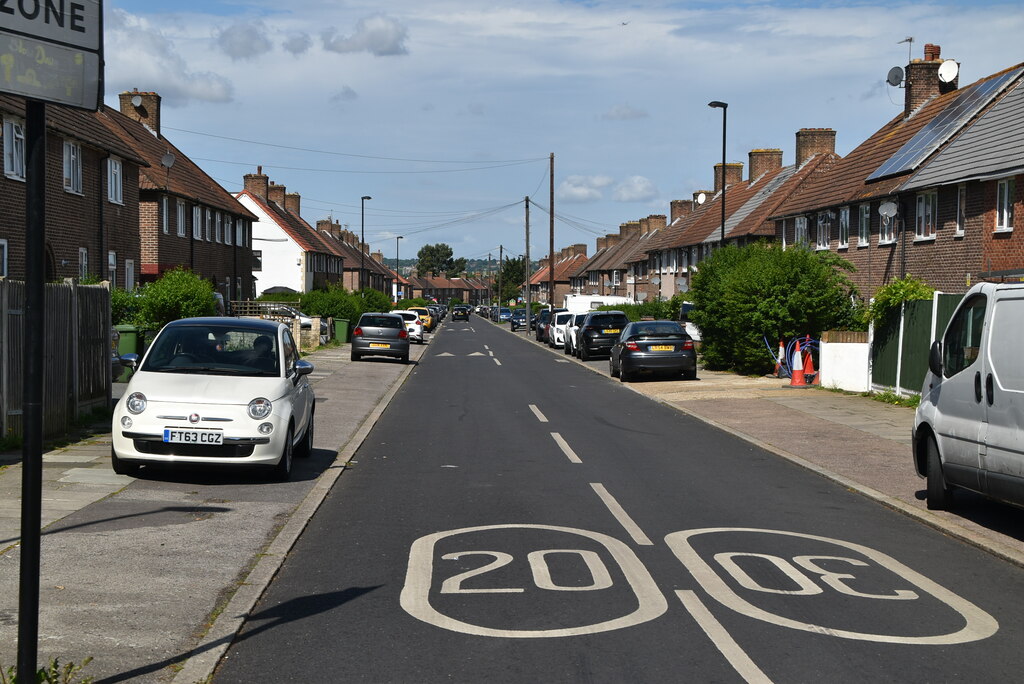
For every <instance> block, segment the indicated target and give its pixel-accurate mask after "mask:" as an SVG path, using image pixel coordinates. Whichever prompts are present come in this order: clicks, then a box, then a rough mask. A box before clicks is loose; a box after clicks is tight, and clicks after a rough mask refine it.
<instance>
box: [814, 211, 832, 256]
mask: <svg viewBox="0 0 1024 684" xmlns="http://www.w3.org/2000/svg"><path fill="white" fill-rule="evenodd" d="M814 224H815V226H814V227H815V231H814V248H815V249H816V250H818V251H824V250H826V249H828V248H829V247H830V246H831V245H832V212H831V211H820V212H818V216H817V217H816V218H815V220H814Z"/></svg>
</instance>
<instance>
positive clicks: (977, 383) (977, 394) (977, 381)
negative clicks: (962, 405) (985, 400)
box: [974, 371, 981, 404]
mask: <svg viewBox="0 0 1024 684" xmlns="http://www.w3.org/2000/svg"><path fill="white" fill-rule="evenodd" d="M974 400H975V401H977V402H978V403H979V404H980V403H981V371H978V372H977V373H975V374H974Z"/></svg>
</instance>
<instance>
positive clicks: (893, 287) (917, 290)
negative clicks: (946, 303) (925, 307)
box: [864, 273, 935, 326]
mask: <svg viewBox="0 0 1024 684" xmlns="http://www.w3.org/2000/svg"><path fill="white" fill-rule="evenodd" d="M934 293H935V289H934V288H932V287H930V286H929V285H926V284H925V283H924V282H922V281H920V280H918V279H916V278H914V277H913V276H912V275H910V274H909V273H908V274H907V275H905V276H904V277H902V278H900V279H899V280H894V281H892V282H891V283H889V284H888V285H885V286H883V287H880V288H879V289H878V291H877V292H875V298H874V301H873V302H871V305H870V306H869V307H868V308H867V310H866V311H865V312H864V319H865V323H874V324H875V325H876V326H877V325H879V324H880V323H881V322H882V321H883V319H885V317H886V314H887V313H888V312H889V311H890V310H892V309H894V308H897V307H899V306H900V305H901V304H902V303H903V302H908V301H912V300H915V299H931V298H932V295H933V294H934Z"/></svg>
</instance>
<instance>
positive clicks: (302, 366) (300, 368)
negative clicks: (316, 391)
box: [295, 359, 313, 376]
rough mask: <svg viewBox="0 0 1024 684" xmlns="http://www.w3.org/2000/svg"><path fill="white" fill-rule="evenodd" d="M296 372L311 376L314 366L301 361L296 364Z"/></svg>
mask: <svg viewBox="0 0 1024 684" xmlns="http://www.w3.org/2000/svg"><path fill="white" fill-rule="evenodd" d="M295 371H296V373H297V374H298V375H300V376H301V375H309V374H310V373H312V372H313V364H311V363H310V362H309V361H305V360H303V359H299V360H298V361H296V362H295Z"/></svg>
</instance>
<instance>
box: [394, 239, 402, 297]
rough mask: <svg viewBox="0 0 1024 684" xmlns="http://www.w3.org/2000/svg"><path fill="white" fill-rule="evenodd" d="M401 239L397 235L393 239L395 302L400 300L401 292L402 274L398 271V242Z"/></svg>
mask: <svg viewBox="0 0 1024 684" xmlns="http://www.w3.org/2000/svg"><path fill="white" fill-rule="evenodd" d="M402 237H403V236H401V235H399V236H397V237H396V238H395V275H396V276H398V278H397V280H395V301H396V302H397V301H398V300H399V299H400V298H399V296H398V295H399V294H401V292H402V274H401V273H400V272H399V270H398V241H399V240H401V239H402Z"/></svg>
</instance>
